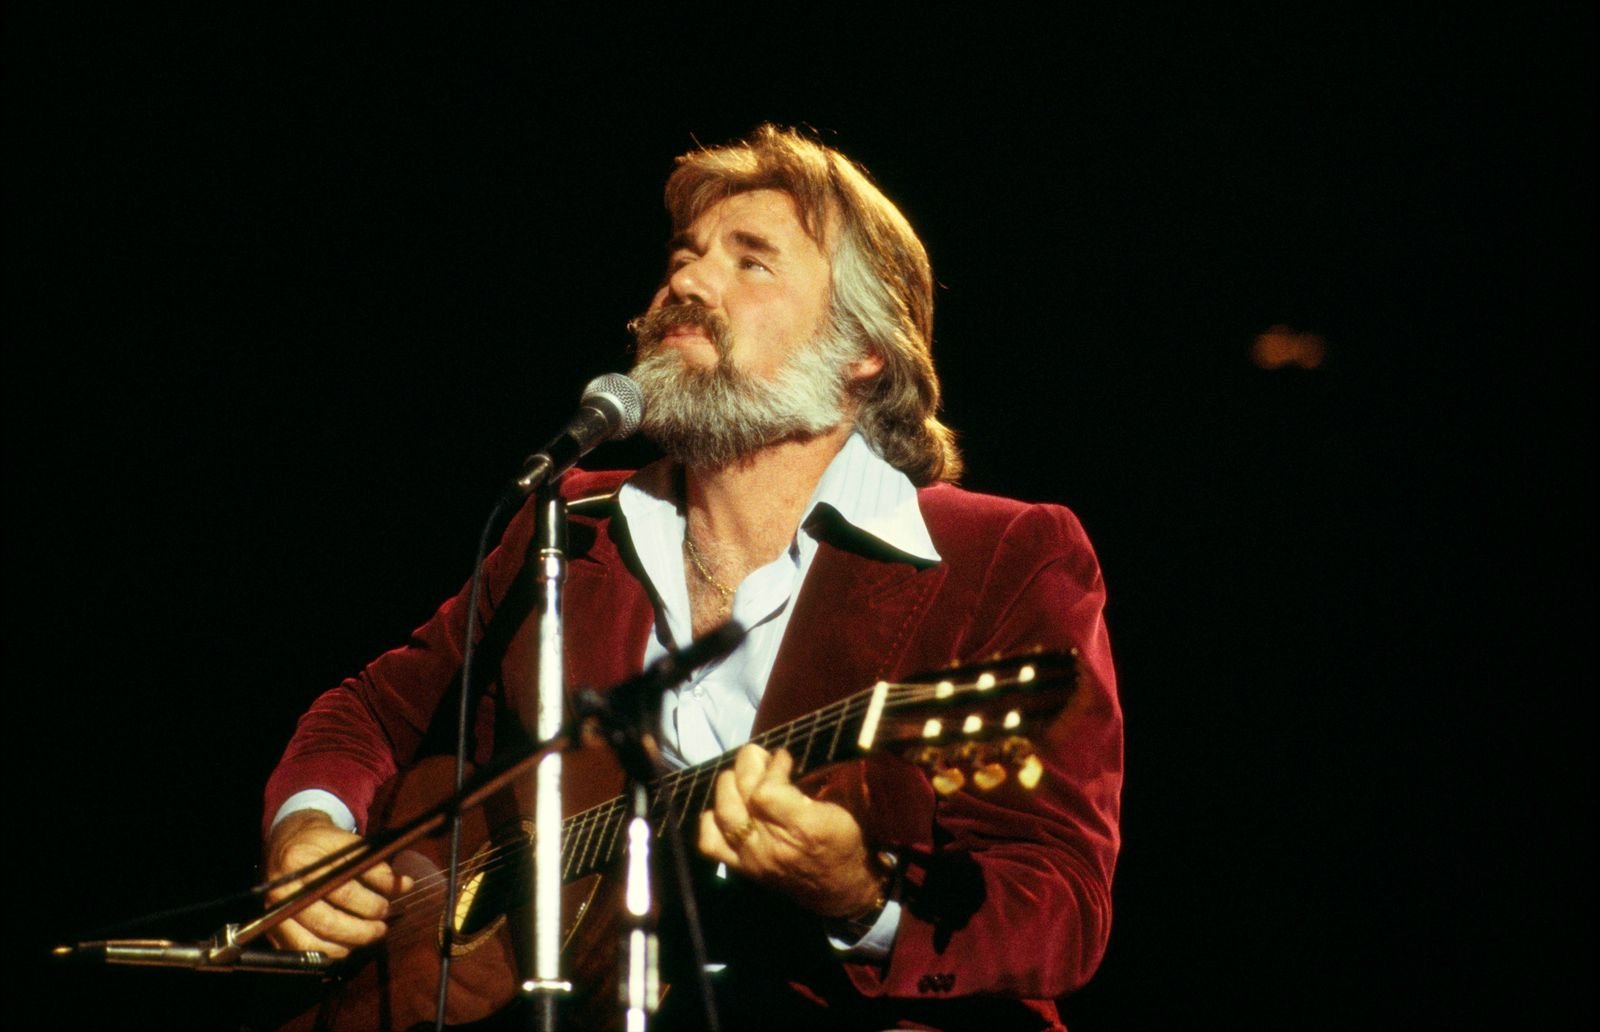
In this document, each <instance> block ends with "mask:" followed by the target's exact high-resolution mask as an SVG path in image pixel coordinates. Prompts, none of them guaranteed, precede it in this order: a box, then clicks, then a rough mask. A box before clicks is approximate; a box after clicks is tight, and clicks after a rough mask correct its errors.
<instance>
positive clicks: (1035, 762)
mask: <svg viewBox="0 0 1600 1032" xmlns="http://www.w3.org/2000/svg"><path fill="white" fill-rule="evenodd" d="M1043 777H1044V764H1043V763H1041V762H1040V761H1039V757H1037V756H1035V755H1034V754H1033V753H1031V752H1030V753H1029V754H1028V758H1027V759H1025V760H1023V761H1022V766H1021V767H1020V768H1019V769H1018V770H1017V784H1019V785H1021V786H1022V787H1023V788H1025V789H1028V790H1029V791H1030V792H1031V791H1032V790H1033V789H1034V788H1036V787H1037V786H1038V784H1039V780H1040V779H1041V778H1043Z"/></svg>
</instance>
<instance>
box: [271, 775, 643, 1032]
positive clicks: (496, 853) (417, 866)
mask: <svg viewBox="0 0 1600 1032" xmlns="http://www.w3.org/2000/svg"><path fill="white" fill-rule="evenodd" d="M572 761H575V762H572ZM608 761H609V757H607V756H605V755H604V754H602V753H600V752H598V751H597V750H588V751H586V752H579V753H573V754H570V755H569V762H568V763H567V764H566V771H565V774H566V776H565V777H564V778H563V781H564V782H566V783H567V784H569V785H573V786H575V788H576V790H575V791H569V793H568V796H569V802H568V807H567V809H568V810H569V812H570V811H571V810H572V809H573V808H574V806H576V808H577V809H583V808H584V807H585V806H586V805H587V804H590V801H589V800H587V799H584V798H581V797H583V796H593V797H595V799H604V798H609V796H610V795H612V794H614V792H615V790H616V789H617V788H618V787H620V784H621V776H620V772H618V771H617V770H616V768H615V765H614V764H611V763H609V762H608ZM607 766H609V767H610V770H609V771H604V770H598V769H595V770H585V769H583V768H585V767H607ZM575 768H576V769H575ZM454 777H455V763H454V760H453V759H451V758H450V757H429V758H427V759H425V760H423V761H421V762H419V763H418V764H417V765H416V766H414V767H412V768H410V769H409V770H406V771H405V772H403V773H401V774H400V775H398V776H397V777H396V778H395V779H394V780H392V781H391V782H389V784H388V785H386V786H385V787H384V790H383V791H382V793H381V794H380V796H379V798H378V800H377V802H376V804H375V805H374V807H373V811H372V813H373V821H374V823H375V824H376V825H377V826H379V827H392V826H399V825H400V824H403V823H404V822H405V821H407V820H409V819H410V818H412V817H414V816H415V815H417V814H418V813H421V812H423V811H425V810H427V809H428V808H429V807H431V806H433V805H435V804H437V803H438V802H440V801H441V800H443V799H446V798H448V797H449V796H450V795H451V793H452V791H453V789H454ZM524 797H526V798H527V799H528V800H531V798H532V786H531V785H528V786H527V787H526V791H524V790H523V788H522V786H518V788H517V789H516V790H512V791H508V792H506V793H504V794H503V797H500V798H496V799H493V800H491V801H490V802H489V803H487V804H486V805H485V806H484V807H483V808H482V809H481V810H477V811H473V812H470V813H468V814H467V815H466V816H465V817H464V818H463V820H462V846H461V855H462V868H463V874H462V890H461V894H460V898H461V902H460V903H459V904H458V907H457V914H458V917H457V922H456V923H457V929H458V933H457V941H456V943H455V945H454V947H453V950H452V956H451V959H450V993H449V999H448V1002H447V1007H446V1011H445V1021H446V1024H447V1025H448V1026H449V1027H452V1028H456V1027H461V1026H468V1025H477V1024H478V1023H481V1022H484V1021H486V1020H487V1019H490V1018H493V1017H494V1016H496V1015H499V1014H502V1013H504V1012H505V1011H506V1010H507V1008H508V1007H510V1005H511V1004H512V1003H513V1001H514V1000H515V999H516V997H517V996H518V995H519V994H518V991H517V984H518V983H519V982H520V981H521V978H520V977H519V972H522V971H524V970H529V971H531V968H532V963H531V957H532V948H531V944H532V941H533V940H532V920H533V918H532V911H531V908H530V907H529V905H528V899H529V896H530V888H531V878H532V873H531V869H530V867H529V852H528V845H529V842H530V840H531V837H532V822H531V820H530V819H528V818H527V817H525V816H524V814H530V813H532V806H531V801H530V802H529V803H528V804H527V805H524V801H523V800H524ZM574 797H579V798H574ZM449 849H450V836H449V833H448V832H444V833H441V834H439V835H437V836H434V837H432V838H427V839H423V840H422V841H421V842H419V843H418V844H417V845H416V846H415V847H414V848H413V849H410V850H407V851H405V852H403V853H401V854H400V855H399V856H397V857H396V858H395V860H394V862H393V866H394V867H395V869H396V870H398V871H400V872H401V873H404V874H408V875H410V876H411V877H412V878H413V879H415V881H416V886H415V887H414V888H413V890H412V891H411V892H410V893H408V894H407V895H406V896H405V897H402V898H401V899H399V900H397V901H395V902H394V903H393V904H391V907H390V919H389V933H388V934H387V935H386V936H385V937H384V939H383V940H382V941H381V942H379V943H376V944H374V945H373V946H371V947H368V948H367V949H365V950H362V951H360V952H359V953H357V954H355V955H353V956H352V957H351V958H350V959H349V960H348V961H347V962H345V963H344V964H341V965H340V966H339V967H338V968H337V969H336V970H335V973H334V976H333V977H332V978H330V980H329V982H328V983H327V984H326V986H325V987H324V990H323V994H322V999H321V1002H320V1003H319V1004H318V1005H317V1006H316V1007H314V1008H313V1009H311V1010H308V1011H306V1012H304V1013H302V1014H299V1015H298V1016H297V1017H295V1018H293V1019H292V1020H290V1021H288V1022H287V1023H285V1024H283V1025H282V1028H284V1029H285V1030H286V1032H304V1030H313V1029H314V1030H328V1032H369V1030H379V1029H381V1030H390V1029H393V1030H402V1029H413V1028H432V1027H433V1020H434V1014H435V1009H436V1006H437V1004H436V999H437V990H438V982H439V968H440V958H439V955H440V943H441V941H442V936H443V934H444V912H443V904H444V897H445V888H446V886H445V873H444V872H445V869H446V865H447V863H448V857H449ZM616 881H617V879H611V878H605V877H602V876H601V875H597V874H591V875H587V876H585V877H582V878H579V879H577V880H576V881H573V882H571V883H569V884H567V885H565V886H564V887H563V890H562V907H561V910H562V914H563V916H564V918H565V926H564V927H563V929H562V939H563V942H564V944H565V950H566V960H565V962H564V974H565V976H566V977H567V978H569V979H570V980H571V981H572V982H573V984H574V986H575V987H587V990H588V991H581V990H580V991H575V992H574V993H573V994H571V995H570V996H565V997H563V998H562V1004H561V1012H562V1014H563V1015H570V1018H571V1021H572V1023H573V1024H574V1025H575V1026H576V1027H581V1028H595V1029H600V1028H605V1027H607V1025H608V1024H613V1023H614V1022H615V1019H614V1018H613V1019H610V1020H608V1016H609V1014H610V1013H611V1012H615V1011H616V1010H617V1006H616V1003H615V999H616V994H615V991H614V989H611V990H610V991H607V990H608V989H610V987H614V986H615V985H616V963H615V958H616V955H617V950H616V947H615V945H614V944H608V943H607V942H606V941H605V940H606V939H607V938H611V937H614V935H615V931H614V930H613V927H612V926H613V922H612V921H611V920H609V917H610V916H611V915H610V914H609V913H608V914H607V915H606V916H605V917H604V918H601V919H598V920H587V921H586V920H585V918H587V917H589V916H590V915H591V913H592V912H593V911H594V910H597V909H599V910H606V911H615V909H616V908H617V906H618V905H619V898H618V892H617V891H615V889H616ZM469 900H470V902H469ZM601 987H605V988H604V989H603V988H601ZM566 1025H567V1021H566V1020H565V1019H564V1020H563V1026H564V1027H565V1026H566Z"/></svg>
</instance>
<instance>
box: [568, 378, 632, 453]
mask: <svg viewBox="0 0 1600 1032" xmlns="http://www.w3.org/2000/svg"><path fill="white" fill-rule="evenodd" d="M579 404H580V405H594V406H596V407H597V408H601V409H603V410H605V411H606V412H607V414H608V415H611V414H614V415H615V419H614V420H611V422H612V423H613V427H614V429H613V430H612V432H611V434H610V435H609V436H608V437H606V438H605V440H611V441H620V440H621V439H622V438H624V437H632V436H633V433H634V431H636V430H638V429H639V421H640V420H641V419H643V418H644V391H643V390H642V389H640V387H639V385H638V383H636V382H635V381H634V380H633V378H632V377H629V376H624V375H622V374H621V373H606V374H605V375H604V376H597V377H595V378H594V379H593V380H590V381H589V385H588V386H587V387H585V388H584V389H583V398H582V400H581V401H580V402H579Z"/></svg>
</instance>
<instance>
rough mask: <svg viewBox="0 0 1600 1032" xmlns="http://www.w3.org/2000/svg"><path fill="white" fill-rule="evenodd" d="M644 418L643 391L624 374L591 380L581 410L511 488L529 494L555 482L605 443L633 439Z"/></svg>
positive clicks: (529, 462)
mask: <svg viewBox="0 0 1600 1032" xmlns="http://www.w3.org/2000/svg"><path fill="white" fill-rule="evenodd" d="M643 416H644V392H643V391H642V390H640V388H639V385H638V384H637V383H635V382H634V381H633V380H632V379H630V378H629V377H626V376H623V375H622V374H621V373H606V374H605V375H604V376H597V377H595V378H594V379H593V380H590V381H589V385H588V386H587V387H585V388H584V389H583V397H582V398H581V399H580V400H579V401H578V411H577V413H575V414H574V415H573V417H572V418H571V419H569V420H567V425H566V426H565V427H564V428H563V429H562V431H561V433H559V434H558V435H556V437H555V438H554V439H553V440H551V441H550V443H549V444H547V445H545V446H544V447H543V448H541V449H539V450H538V451H536V452H534V453H533V454H532V455H530V456H528V457H527V458H526V459H524V460H523V462H522V473H521V475H520V476H518V477H517V479H516V480H514V481H512V485H511V486H512V489H513V490H515V491H518V492H520V493H521V494H524V495H527V494H530V493H532V492H533V491H534V490H535V489H536V488H537V487H538V486H539V485H540V484H542V483H544V482H545V481H547V480H552V479H554V478H556V477H559V476H560V475H561V474H563V473H565V472H566V471H567V470H569V469H571V468H572V467H573V465H574V464H575V463H576V462H577V461H578V460H579V459H581V458H583V457H584V456H585V455H587V454H589V453H590V452H591V451H593V450H594V449H595V448H596V447H597V446H599V445H601V444H604V443H605V442H606V441H620V440H621V439H622V438H624V437H631V436H632V435H633V432H634V431H635V430H637V429H639V420H640V419H641V418H643Z"/></svg>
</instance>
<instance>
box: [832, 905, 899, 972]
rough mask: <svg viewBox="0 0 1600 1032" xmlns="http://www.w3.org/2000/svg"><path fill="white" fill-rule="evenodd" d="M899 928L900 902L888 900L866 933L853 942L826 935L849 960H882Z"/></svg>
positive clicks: (891, 945)
mask: <svg viewBox="0 0 1600 1032" xmlns="http://www.w3.org/2000/svg"><path fill="white" fill-rule="evenodd" d="M899 929H900V904H899V903H898V902H897V901H895V900H892V899H891V900H890V901H889V902H887V903H885V904H884V905H883V913H881V914H879V915H878V920H877V921H875V922H873V925H872V927H871V928H869V929H868V930H867V934H866V935H863V936H862V937H861V938H860V939H858V940H856V941H855V942H846V941H844V940H843V939H839V938H836V937H834V936H832V935H830V936H828V941H829V942H830V943H832V944H833V948H834V950H835V951H837V952H838V953H839V955H840V956H844V957H849V958H850V959H851V960H883V959H884V958H886V957H888V956H889V951H890V950H891V949H892V948H893V947H894V933H895V932H897V931H898V930H899Z"/></svg>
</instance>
